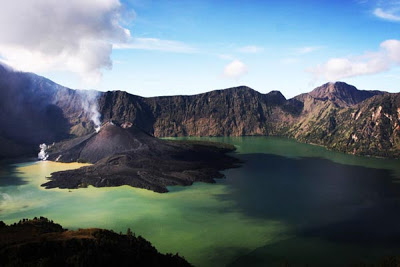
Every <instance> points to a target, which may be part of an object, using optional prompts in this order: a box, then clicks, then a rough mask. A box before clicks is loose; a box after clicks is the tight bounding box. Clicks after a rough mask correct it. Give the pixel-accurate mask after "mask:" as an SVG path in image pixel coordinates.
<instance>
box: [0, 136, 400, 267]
mask: <svg viewBox="0 0 400 267" xmlns="http://www.w3.org/2000/svg"><path fill="white" fill-rule="evenodd" d="M191 139H201V140H211V141H220V142H226V143H231V144H234V145H235V146H236V147H237V152H235V153H234V154H233V155H234V156H237V157H239V158H241V159H243V160H244V162H245V163H244V164H243V167H241V168H236V169H230V170H226V171H224V174H225V175H226V179H219V180H217V183H216V184H204V183H195V184H194V185H193V186H190V187H178V186H177V187H170V188H169V190H170V192H169V193H167V194H158V193H154V192H151V191H148V190H143V189H137V188H131V187H128V186H121V187H115V188H93V187H89V188H85V189H76V190H60V189H51V190H45V189H43V188H41V187H40V184H42V183H43V182H44V181H45V179H46V178H45V177H46V176H49V175H50V173H51V172H54V171H57V170H64V169H70V168H76V167H79V166H82V164H76V163H74V164H62V163H55V162H27V163H20V164H15V165H13V166H12V168H10V169H4V171H2V172H1V173H0V220H3V221H5V222H6V223H12V222H15V221H18V220H19V219H21V218H27V217H28V218H32V217H35V216H45V217H48V218H50V219H52V220H54V221H56V222H58V223H60V224H62V225H63V226H64V227H66V228H70V229H76V228H86V227H99V228H107V229H112V230H114V231H116V232H120V231H121V232H126V230H127V228H128V227H129V228H131V229H132V230H133V231H134V232H136V234H138V235H142V236H143V237H145V238H146V239H148V240H149V241H151V242H152V244H153V245H154V246H156V247H157V249H159V250H160V251H161V252H164V253H166V252H171V253H176V252H179V255H182V256H184V257H185V258H186V259H187V260H189V261H190V262H191V263H193V264H195V265H197V266H224V265H228V264H232V265H238V266H241V265H246V264H247V265H249V264H253V265H257V264H260V265H263V264H268V263H269V264H274V263H279V262H283V261H285V260H289V262H293V263H298V264H302V263H310V264H315V265H316V266H318V265H319V264H321V262H326V261H328V262H330V263H331V264H333V265H335V264H343V263H348V262H351V261H357V260H359V259H364V260H369V261H376V260H378V259H380V258H382V257H383V256H385V255H390V254H393V253H395V251H399V250H398V248H399V247H400V242H397V243H396V242H395V241H396V240H397V239H395V238H397V235H398V236H400V231H398V230H396V228H397V227H396V223H400V218H399V215H397V214H400V201H399V197H400V189H399V183H398V182H397V181H398V180H399V178H400V161H398V160H385V159H376V158H364V157H356V156H352V155H345V154H341V153H337V152H332V151H327V150H326V149H324V148H322V147H318V146H311V145H306V144H300V143H297V142H294V141H292V140H287V139H281V138H273V137H237V138H228V137H220V138H191ZM382 216H384V217H382ZM386 218H387V221H386V220H385V219H386ZM388 221H389V222H388ZM399 240H400V239H399ZM397 244H399V245H397ZM316 253H317V254H318V255H316ZM338 254H339V255H341V257H337V255H338ZM335 255H336V256H335Z"/></svg>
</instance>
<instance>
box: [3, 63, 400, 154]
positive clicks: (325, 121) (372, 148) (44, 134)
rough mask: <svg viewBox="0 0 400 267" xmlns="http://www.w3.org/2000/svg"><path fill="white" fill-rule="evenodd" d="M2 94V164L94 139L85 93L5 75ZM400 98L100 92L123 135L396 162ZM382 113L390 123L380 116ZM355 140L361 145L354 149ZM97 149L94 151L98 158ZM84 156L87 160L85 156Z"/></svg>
mask: <svg viewBox="0 0 400 267" xmlns="http://www.w3.org/2000/svg"><path fill="white" fill-rule="evenodd" d="M0 89H1V90H0V124H1V125H2V127H1V128H0V141H1V143H2V147H1V148H0V157H7V156H18V155H19V156H21V155H26V154H29V155H34V154H37V153H38V151H37V148H38V145H39V144H41V143H47V144H48V143H53V142H57V141H60V140H65V139H68V138H72V137H77V136H79V137H82V138H84V136H87V135H88V134H90V133H94V124H93V122H92V121H91V120H90V117H91V116H90V114H88V112H85V110H84V106H85V105H83V103H86V101H87V99H86V98H85V94H83V93H82V91H76V90H71V89H68V88H65V87H62V86H60V85H57V84H55V83H53V82H51V81H49V80H47V79H45V78H43V77H40V76H37V75H34V74H28V73H19V72H13V71H10V70H7V69H4V68H1V67H0ZM398 95H399V94H388V93H385V92H380V91H363V90H358V89H357V88H355V87H354V86H351V85H348V84H346V83H342V82H336V83H327V84H324V85H322V86H320V87H317V88H316V89H314V90H313V91H312V92H310V93H305V94H301V95H299V96H296V97H294V98H292V99H289V100H287V99H285V97H284V96H283V95H282V94H281V93H280V92H278V91H272V92H270V93H268V94H261V93H259V92H257V91H255V90H253V89H251V88H249V87H246V86H240V87H235V88H229V89H225V90H215V91H211V92H208V93H203V94H198V95H192V96H167V97H151V98H143V97H140V96H135V95H131V94H129V93H126V92H121V91H110V92H105V93H103V92H98V95H97V98H95V100H96V101H95V104H96V107H97V108H98V112H100V115H101V120H102V121H103V122H104V121H115V122H116V123H117V124H118V125H121V127H122V128H130V127H132V125H134V126H136V127H138V128H140V129H142V130H144V131H145V132H147V133H149V134H151V135H154V136H156V137H166V136H243V135H274V136H286V137H291V138H295V139H296V140H299V141H301V142H308V143H317V144H320V145H323V146H326V147H329V148H331V149H334V150H339V151H344V152H351V153H353V152H355V153H356V154H368V155H375V156H385V157H394V156H396V155H399V151H398V150H399V147H400V141H399V140H400V137H399V136H398V134H397V133H398V129H399V124H398V120H399V119H400V113H399V106H400V103H399V100H398V99H399V97H398ZM379 106H381V107H382V111H381V113H382V114H383V115H384V117H385V118H386V119H388V120H389V121H390V122H388V121H387V120H386V119H385V118H382V116H377V114H378V112H377V109H378V108H379ZM372 111H373V112H374V119H371V118H372V115H373V114H372ZM379 114H380V113H379ZM390 118H391V119H390ZM371 123H372V124H371ZM353 133H356V135H357V136H358V137H359V142H352V140H353V138H352V134H353ZM118 138H122V139H123V138H124V137H123V135H122V136H119V137H118ZM118 138H117V139H118ZM117 139H112V140H110V142H111V143H112V142H114V141H117ZM361 140H368V141H366V142H362V141H361ZM80 141H81V142H84V140H83V139H80ZM131 145H132V146H134V144H131ZM95 146H96V145H93V146H88V148H87V149H89V147H90V148H91V149H94V150H96V148H95ZM104 146H105V147H107V144H105V145H104ZM112 147H114V145H112ZM130 148H131V147H130ZM103 150H105V148H104V149H103ZM79 151H80V153H81V152H82V155H83V156H85V157H88V156H87V154H86V152H85V151H86V150H84V151H81V150H79ZM90 151H91V150H89V152H87V153H88V154H91V153H90ZM72 152H73V151H70V153H72ZM72 154H73V153H72ZM57 156H58V155H57ZM65 156H67V155H65ZM68 157H69V156H68ZM68 157H67V158H68ZM97 159H98V158H94V159H91V160H97Z"/></svg>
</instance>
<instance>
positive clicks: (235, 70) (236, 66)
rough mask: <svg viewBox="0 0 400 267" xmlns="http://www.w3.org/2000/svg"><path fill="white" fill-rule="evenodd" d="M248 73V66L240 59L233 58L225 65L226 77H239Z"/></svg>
mask: <svg viewBox="0 0 400 267" xmlns="http://www.w3.org/2000/svg"><path fill="white" fill-rule="evenodd" d="M246 73H247V66H246V65H245V64H244V63H243V62H241V61H240V60H237V59H235V60H233V61H232V62H231V63H229V64H228V65H226V66H225V68H224V76H225V77H226V78H231V79H238V78H240V77H242V76H243V75H245V74H246Z"/></svg>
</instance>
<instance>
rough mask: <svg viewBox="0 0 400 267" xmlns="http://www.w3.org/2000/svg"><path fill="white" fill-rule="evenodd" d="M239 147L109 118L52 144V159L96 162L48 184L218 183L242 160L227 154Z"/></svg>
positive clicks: (161, 188) (163, 188) (163, 187)
mask: <svg viewBox="0 0 400 267" xmlns="http://www.w3.org/2000/svg"><path fill="white" fill-rule="evenodd" d="M234 149H235V148H234V146H231V145H225V144H217V143H204V142H188V141H179V142H174V141H167V140H160V139H158V138H155V137H153V136H150V135H149V134H147V133H145V132H143V131H142V130H140V129H138V128H136V127H135V126H132V125H130V124H128V125H127V124H124V125H122V127H120V126H118V125H115V124H114V123H106V124H105V125H103V126H102V128H101V129H100V131H99V132H98V133H92V134H89V135H87V136H84V137H79V138H75V139H72V140H68V141H64V142H61V143H57V144H55V145H53V146H51V147H50V149H49V153H50V154H49V157H48V159H50V160H56V161H62V162H75V161H83V162H91V163H94V165H91V166H87V167H82V168H80V169H76V170H69V171H62V172H56V173H52V176H51V177H50V178H49V180H50V181H49V182H47V183H45V184H44V185H43V186H45V187H46V188H54V187H59V188H79V187H86V186H88V185H93V186H96V187H108V186H121V185H130V186H133V187H139V188H145V189H149V190H153V191H155V192H159V193H164V192H168V190H167V186H171V185H191V184H193V182H207V183H214V182H215V181H214V178H222V177H223V175H222V174H221V173H220V171H221V170H224V169H227V168H232V167H236V166H238V164H239V160H237V159H235V158H233V157H230V156H228V155H225V153H227V152H232V151H234Z"/></svg>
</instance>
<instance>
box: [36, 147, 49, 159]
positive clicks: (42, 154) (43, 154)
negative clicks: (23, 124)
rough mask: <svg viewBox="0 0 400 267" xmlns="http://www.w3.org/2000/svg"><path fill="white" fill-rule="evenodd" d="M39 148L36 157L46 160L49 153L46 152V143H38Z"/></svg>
mask: <svg viewBox="0 0 400 267" xmlns="http://www.w3.org/2000/svg"><path fill="white" fill-rule="evenodd" d="M39 148H40V152H39V154H38V159H40V160H47V158H48V157H49V154H47V153H46V150H47V148H48V147H47V145H46V144H45V143H43V144H40V145H39Z"/></svg>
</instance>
